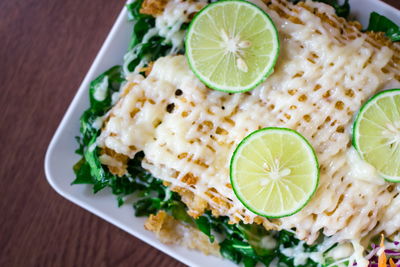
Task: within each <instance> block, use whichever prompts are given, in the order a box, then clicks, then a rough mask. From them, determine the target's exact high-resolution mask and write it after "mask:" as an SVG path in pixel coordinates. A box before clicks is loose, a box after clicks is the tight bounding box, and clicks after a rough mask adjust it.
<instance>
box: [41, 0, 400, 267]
mask: <svg viewBox="0 0 400 267" xmlns="http://www.w3.org/2000/svg"><path fill="white" fill-rule="evenodd" d="M350 5H351V9H352V14H353V15H354V16H355V17H356V18H357V19H358V20H359V21H360V22H361V23H362V24H363V25H364V27H365V26H366V24H367V23H368V18H369V14H370V12H372V11H377V12H379V13H380V14H382V15H385V16H387V17H388V18H390V19H391V20H393V21H395V22H396V23H397V24H400V11H399V10H396V9H395V8H393V7H391V6H389V5H387V4H385V3H383V2H380V1H379V0H350ZM131 31H132V24H131V23H130V22H128V21H127V11H126V9H125V8H124V9H123V10H122V11H121V13H120V15H119V16H118V18H117V21H116V22H115V24H114V26H113V28H112V29H111V32H110V34H109V35H108V37H107V39H106V41H105V42H104V44H103V46H102V48H101V49H100V52H99V53H98V55H97V57H96V59H95V60H94V62H93V64H92V66H91V67H90V70H89V72H88V73H87V75H86V77H85V79H84V80H83V82H82V84H81V86H80V88H79V90H78V92H77V94H76V95H75V97H74V99H73V101H72V103H71V105H70V106H69V108H68V110H67V112H66V114H65V115H64V118H63V120H62V121H61V123H60V125H59V127H58V129H57V131H56V133H55V134H54V137H53V139H52V141H51V143H50V145H49V147H48V150H47V153H46V159H45V171H46V176H47V180H48V182H49V183H50V185H51V186H52V187H53V188H54V189H55V190H56V191H57V192H58V193H59V194H60V195H62V196H64V197H65V198H67V199H68V200H70V201H72V202H74V203H75V204H77V205H79V206H81V207H82V208H84V209H86V210H88V211H90V212H92V213H94V214H96V215H97V216H100V217H101V218H103V219H105V220H106V221H108V222H110V223H112V224H114V225H116V226H117V227H119V228H121V229H123V230H125V231H127V232H128V233H130V234H131V235H134V236H136V237H137V238H140V239H141V240H143V241H145V242H146V243H148V244H150V245H152V246H153V247H155V248H157V249H159V250H161V251H163V252H165V253H167V254H168V255H170V256H172V257H174V258H176V259H177V260H179V261H181V262H183V263H185V264H187V265H190V266H219V267H225V266H226V267H227V266H235V265H234V264H233V263H232V262H230V261H227V260H223V259H220V258H217V257H214V256H207V257H206V256H204V255H203V254H202V253H200V252H196V251H192V250H188V249H185V248H183V247H178V246H171V245H165V244H162V243H161V242H159V241H158V240H157V239H156V237H155V236H154V234H153V233H151V232H148V231H146V230H145V229H144V227H143V224H144V221H145V219H144V218H136V217H134V215H133V209H132V206H131V205H124V206H122V207H121V208H118V207H117V201H116V199H115V196H114V195H112V194H111V193H110V191H109V190H103V191H101V192H99V193H97V194H96V195H94V194H93V193H92V188H91V186H84V185H75V186H71V182H72V181H73V179H74V173H73V171H72V166H73V165H74V164H75V163H76V162H77V161H78V160H79V156H78V155H76V154H75V153H74V151H75V149H76V148H77V143H76V141H75V138H74V137H75V136H77V135H79V118H80V116H81V114H82V113H83V111H84V110H85V109H87V108H88V106H89V97H88V88H89V83H90V81H91V80H93V79H94V78H96V77H97V76H98V75H100V74H101V73H102V72H104V71H105V70H107V69H108V68H110V67H111V66H113V65H117V64H122V58H123V55H124V53H125V52H126V50H127V47H128V44H129V40H130V36H131Z"/></svg>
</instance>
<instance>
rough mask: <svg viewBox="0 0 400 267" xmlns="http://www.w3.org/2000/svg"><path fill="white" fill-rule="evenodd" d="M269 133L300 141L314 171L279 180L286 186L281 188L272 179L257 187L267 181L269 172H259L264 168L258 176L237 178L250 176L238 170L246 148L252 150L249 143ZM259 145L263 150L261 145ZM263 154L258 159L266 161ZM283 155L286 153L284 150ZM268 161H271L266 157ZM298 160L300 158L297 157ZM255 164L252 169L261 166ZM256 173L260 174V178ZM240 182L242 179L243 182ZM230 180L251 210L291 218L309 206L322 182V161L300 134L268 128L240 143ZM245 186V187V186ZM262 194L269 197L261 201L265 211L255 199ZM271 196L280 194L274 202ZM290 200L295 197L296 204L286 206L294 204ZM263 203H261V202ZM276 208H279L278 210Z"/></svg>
mask: <svg viewBox="0 0 400 267" xmlns="http://www.w3.org/2000/svg"><path fill="white" fill-rule="evenodd" d="M269 133H273V134H278V135H279V134H282V135H283V136H288V137H289V139H293V138H294V140H296V143H297V144H298V145H300V147H299V148H300V149H301V150H302V153H300V155H299V156H300V157H303V156H305V158H306V159H307V160H305V161H306V162H307V163H308V169H309V170H311V171H309V172H308V173H305V174H300V175H297V174H293V175H292V174H291V175H289V176H288V177H291V178H288V177H283V178H282V180H281V181H278V183H279V182H280V183H282V184H280V185H279V186H277V184H278V183H274V182H272V180H267V183H269V184H265V185H262V186H257V183H259V182H260V180H261V179H262V178H264V177H265V175H267V174H266V173H265V172H263V171H261V172H260V171H259V170H260V168H261V167H260V166H257V170H258V171H257V172H256V173H254V175H251V174H250V175H249V174H247V175H246V178H244V179H242V178H240V177H239V178H238V176H240V175H237V174H238V173H246V170H240V169H238V167H239V168H240V166H238V161H240V159H239V158H242V157H243V156H242V155H243V150H244V149H246V147H248V145H249V144H250V145H251V143H252V142H254V140H257V139H258V138H260V137H261V136H265V134H269ZM280 141H281V143H280V145H282V144H284V142H283V140H280ZM257 146H258V147H261V146H260V145H259V144H258V145H257ZM283 149H285V148H283ZM275 152H276V151H275ZM259 153H260V152H259ZM259 153H258V155H257V156H258V157H259V158H263V156H262V155H260V154H259ZM261 153H262V152H261ZM270 153H271V154H272V156H273V155H274V154H276V153H274V151H272V152H270ZM280 153H283V152H282V151H281V152H280ZM278 154H279V153H278ZM289 158H291V159H294V158H296V156H293V154H292V155H291V156H289ZM238 159H239V160H238ZM264 160H265V161H268V159H267V158H264ZM297 160H299V159H298V158H297ZM290 161H291V160H289V161H288V162H286V164H288V163H290ZM252 164H253V165H252V166H254V165H257V163H255V162H253V163H252ZM289 165H290V164H289ZM256 174H258V176H257V175H256ZM299 178H302V179H299ZM240 179H241V180H242V181H241V182H240ZM249 179H253V181H251V182H249V183H247V180H249ZM230 181H231V184H232V188H233V190H234V192H235V195H236V196H237V198H238V199H239V200H240V202H241V203H242V204H243V205H244V206H245V207H246V208H247V209H249V210H250V211H252V212H253V213H255V214H258V215H260V216H263V217H267V218H282V217H287V216H290V215H293V214H295V213H297V212H299V211H300V210H301V209H303V208H304V206H306V205H307V203H309V201H310V199H311V197H312V196H313V195H314V193H315V191H316V189H317V187H318V183H319V164H318V159H317V156H316V153H315V151H314V149H313V148H312V146H311V144H310V143H309V142H308V141H307V139H305V138H304V137H303V136H302V135H300V134H299V133H298V132H296V131H294V130H291V129H287V128H278V127H268V128H264V129H260V130H257V131H255V132H253V133H251V134H250V135H248V136H247V137H245V138H244V139H243V140H242V141H241V142H240V143H239V145H238V146H237V148H236V149H235V151H234V153H233V155H232V158H231V162H230ZM304 181H305V182H307V186H304V185H305V183H304ZM243 183H245V184H244V185H243ZM271 183H272V184H271ZM252 188H253V191H254V190H258V191H256V192H255V193H254V194H252ZM254 188H255V189H254ZM246 190H247V195H249V196H250V197H246ZM260 190H264V191H265V194H261V193H260ZM279 191H280V193H279ZM257 194H259V195H257ZM262 195H264V196H267V197H265V198H264V199H262V200H260V201H264V202H265V203H266V204H264V209H260V208H257V207H256V205H254V199H256V198H258V197H261V196H262ZM270 195H276V196H275V197H274V199H273V200H272V201H271V199H270ZM288 198H291V202H292V204H291V205H289V207H288V206H287V204H286V203H287V202H290V200H289V201H287V199H288ZM260 201H258V202H259V203H260ZM271 203H272V204H271ZM258 205H259V204H258ZM267 206H268V207H267ZM276 207H277V208H278V209H277V210H274V209H275V208H276ZM271 209H272V210H271Z"/></svg>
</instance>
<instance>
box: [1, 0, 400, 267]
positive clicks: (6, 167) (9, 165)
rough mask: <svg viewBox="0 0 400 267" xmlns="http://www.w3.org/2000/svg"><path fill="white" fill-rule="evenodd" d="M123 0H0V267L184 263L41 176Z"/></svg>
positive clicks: (399, 3) (396, 1)
mask: <svg viewBox="0 0 400 267" xmlns="http://www.w3.org/2000/svg"><path fill="white" fill-rule="evenodd" d="M387 2H389V3H391V4H393V5H394V6H396V7H397V8H400V1H399V0H387ZM123 4H124V1H110V0H97V1H78V0H68V1H55V0H40V1H38V0H25V1H14V0H1V1H0V88H1V91H0V94H1V95H0V141H1V149H0V162H1V167H0V199H1V201H0V266H7V267H10V266H24V267H25V266H96V267H100V266H157V267H162V266H183V265H182V264H181V263H178V262H177V261H175V260H174V259H172V258H170V257H168V256H166V255H165V254H163V253H162V252H160V251H158V250H156V249H154V248H152V247H150V246H148V245H146V244H145V243H143V242H142V241H140V240H138V239H136V238H134V237H132V236H130V235H129V234H127V233H125V232H123V231H122V230H119V229H118V228H116V227H114V226H112V225H111V224H109V223H107V222H105V221H103V220H102V219H100V218H98V217H96V216H95V215H92V214H90V213H89V212H87V211H85V210H83V209H82V208H79V207H78V206H76V205H74V204H72V203H70V202H69V201H67V200H65V199H64V198H62V197H61V196H59V195H58V194H57V193H56V192H55V191H54V190H53V189H52V188H51V187H50V186H49V184H48V183H47V181H46V180H45V175H44V170H43V159H44V154H45V151H46V148H47V145H48V144H49V142H50V139H51V137H52V135H53V133H54V131H55V129H56V127H57V126H58V123H59V122H60V120H61V118H62V116H63V114H64V112H65V111H66V109H67V107H68V105H69V103H70V101H71V99H72V97H73V96H74V95H75V92H76V90H77V88H78V86H79V85H80V83H81V81H82V79H83V78H84V76H85V74H86V72H87V70H88V69H89V67H90V64H91V63H92V61H93V59H94V57H95V56H96V54H97V52H98V50H99V49H100V46H101V44H102V43H103V41H104V39H105V37H106V36H107V34H108V32H109V30H110V28H111V26H112V25H113V23H114V21H115V19H116V17H117V15H118V13H119V12H120V10H121V8H122V6H123Z"/></svg>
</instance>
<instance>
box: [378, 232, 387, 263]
mask: <svg viewBox="0 0 400 267" xmlns="http://www.w3.org/2000/svg"><path fill="white" fill-rule="evenodd" d="M384 241H385V237H384V236H383V234H381V244H380V247H381V249H382V253H381V255H379V258H378V267H386V266H387V265H386V261H387V260H386V254H385V243H384Z"/></svg>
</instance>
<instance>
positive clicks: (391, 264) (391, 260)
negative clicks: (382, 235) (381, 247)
mask: <svg viewBox="0 0 400 267" xmlns="http://www.w3.org/2000/svg"><path fill="white" fill-rule="evenodd" d="M389 264H390V267H396V264H394V261H393V259H392V258H390V259H389Z"/></svg>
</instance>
